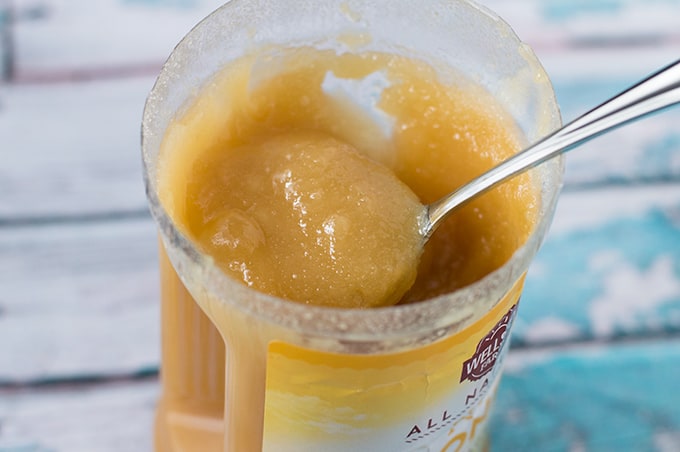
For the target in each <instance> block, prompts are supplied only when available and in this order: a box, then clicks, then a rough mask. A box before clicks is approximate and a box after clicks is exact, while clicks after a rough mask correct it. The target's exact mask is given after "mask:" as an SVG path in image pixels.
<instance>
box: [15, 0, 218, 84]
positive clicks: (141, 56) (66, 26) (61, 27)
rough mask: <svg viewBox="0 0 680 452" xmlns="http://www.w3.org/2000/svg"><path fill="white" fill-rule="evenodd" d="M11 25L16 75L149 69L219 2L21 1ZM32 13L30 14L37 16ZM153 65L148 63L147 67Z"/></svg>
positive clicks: (165, 56)
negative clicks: (28, 13) (26, 15)
mask: <svg viewBox="0 0 680 452" xmlns="http://www.w3.org/2000/svg"><path fill="white" fill-rule="evenodd" d="M16 3H17V5H16V7H15V8H16V10H17V11H18V15H20V16H21V11H24V10H30V9H32V10H34V11H35V10H37V11H39V12H40V14H37V16H38V17H35V18H33V19H31V18H24V19H21V18H20V19H19V20H18V21H17V22H16V24H15V26H14V30H13V31H14V42H15V56H16V68H15V74H16V77H17V78H18V79H34V78H40V76H41V74H53V76H56V77H58V78H59V77H61V78H63V77H66V76H68V74H69V72H74V71H85V72H87V71H88V70H90V71H94V72H98V70H99V72H101V69H106V68H109V69H111V70H112V71H114V72H115V70H116V68H118V69H119V70H120V69H121V68H123V69H125V68H128V69H134V68H135V67H137V68H138V69H139V70H145V69H146V70H150V67H158V66H160V63H162V62H163V61H164V60H165V58H167V56H168V55H169V54H170V51H171V50H172V48H173V47H174V46H175V45H176V44H177V42H179V40H180V39H181V38H182V36H184V34H186V32H187V31H189V30H190V29H191V28H192V27H193V26H194V25H195V24H196V23H197V22H198V21H199V20H201V19H202V18H203V17H205V16H206V15H207V14H209V13H210V12H211V11H212V10H214V9H215V8H217V6H219V5H220V4H222V3H224V2H223V1H221V0H157V1H153V0H97V1H91V0H23V1H16ZM35 15H36V14H34V16H35ZM150 65H152V66H150Z"/></svg>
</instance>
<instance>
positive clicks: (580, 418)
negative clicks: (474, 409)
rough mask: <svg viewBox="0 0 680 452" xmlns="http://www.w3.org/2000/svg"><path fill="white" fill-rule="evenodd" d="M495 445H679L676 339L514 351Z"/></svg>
mask: <svg viewBox="0 0 680 452" xmlns="http://www.w3.org/2000/svg"><path fill="white" fill-rule="evenodd" d="M507 364H508V366H507V367H506V372H505V375H504V376H503V380H502V381H501V385H500V388H499V392H498V396H497V401H496V406H495V412H494V414H493V417H492V423H491V438H492V449H491V450H492V451H546V452H548V451H551V452H558V451H565V452H566V451H595V452H607V451H627V452H628V451H631V452H634V451H677V450H680V403H678V399H677V392H678V377H679V376H680V342H678V341H677V340H671V341H667V342H659V343H641V344H635V345H630V344H629V345H616V346H584V347H578V348H574V349H571V350H561V351H548V350H544V351H532V352H523V353H516V352H515V353H511V354H510V355H509V357H508V363H507Z"/></svg>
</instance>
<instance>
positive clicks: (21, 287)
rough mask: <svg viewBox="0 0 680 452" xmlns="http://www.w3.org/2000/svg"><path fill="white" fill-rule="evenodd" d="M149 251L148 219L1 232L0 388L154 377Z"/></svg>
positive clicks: (155, 323) (155, 313) (155, 301)
mask: <svg viewBox="0 0 680 452" xmlns="http://www.w3.org/2000/svg"><path fill="white" fill-rule="evenodd" d="M156 247H157V242H156V235H155V227H154V225H153V224H152V221H151V220H150V219H149V218H146V217H145V218H142V219H139V220H127V221H121V222H114V221H111V222H105V223H82V224H75V225H74V224H68V225H45V226H35V227H23V228H5V229H2V230H0V287H1V288H2V291H1V293H0V381H4V382H20V381H26V380H44V379H53V378H60V377H72V376H79V375H81V376H83V375H84V376H89V375H93V376H101V375H123V374H129V373H135V372H139V371H143V370H146V369H155V368H156V367H157V365H158V359H159V358H158V356H159V346H160V345H159V342H160V329H159V317H160V314H159V309H158V308H159V277H158V269H157V251H156Z"/></svg>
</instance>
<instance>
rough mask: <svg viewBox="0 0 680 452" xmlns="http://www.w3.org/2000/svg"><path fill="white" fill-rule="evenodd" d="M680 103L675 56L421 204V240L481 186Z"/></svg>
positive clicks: (478, 192) (482, 188)
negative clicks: (547, 132)
mask: <svg viewBox="0 0 680 452" xmlns="http://www.w3.org/2000/svg"><path fill="white" fill-rule="evenodd" d="M678 102H680V60H678V61H676V62H675V63H673V64H671V65H669V66H666V67H665V68H663V69H661V70H659V71H658V72H656V73H654V74H652V75H651V76H649V77H647V78H646V79H644V80H642V81H641V82H639V83H637V84H636V85H634V86H632V87H631V88H629V89H627V90H625V91H623V92H622V93H620V94H618V95H616V96H615V97H613V98H611V99H610V100H608V101H605V102H604V103H602V104H600V105H599V106H597V107H595V108H594V109H592V110H590V111H589V112H587V113H585V114H584V115H583V116H580V117H579V118H578V119H575V120H574V121H572V122H570V123H569V124H567V125H565V126H564V127H562V128H561V129H558V130H557V131H555V132H553V133H552V134H550V135H548V136H547V137H545V138H543V139H542V140H540V141H539V142H537V143H536V144H534V145H532V146H530V147H529V148H527V149H525V150H524V151H521V152H519V153H518V154H515V155H514V156H513V157H511V158H509V159H507V160H505V161H504V162H502V163H500V164H499V165H497V166H495V167H494V168H492V169H490V170H489V171H487V172H485V173H484V174H482V175H481V176H479V177H477V178H475V179H473V180H471V181H470V182H468V183H467V184H465V185H463V186H462V187H460V188H458V189H457V190H456V191H454V192H453V193H450V194H448V195H446V196H444V197H443V198H441V199H440V200H438V201H435V202H434V203H432V204H430V205H428V206H426V208H425V211H424V213H423V215H422V217H421V218H420V232H421V234H422V236H423V238H424V239H425V241H427V240H428V239H429V238H430V236H431V235H432V233H433V232H434V231H435V229H437V227H438V226H439V225H440V224H441V222H442V220H444V218H446V217H447V216H448V215H449V214H450V213H451V212H452V211H454V210H456V208H458V207H460V206H462V205H463V204H465V203H467V202H468V201H470V200H472V199H473V198H475V197H477V196H479V195H481V194H482V193H484V192H486V191H487V190H489V189H491V188H493V187H495V186H496V185H498V184H500V183H501V182H504V181H506V180H508V179H510V178H512V177H514V176H516V175H518V174H521V173H523V172H524V171H526V170H528V169H531V168H533V167H535V166H537V165H539V164H541V163H543V162H545V161H547V160H550V159H551V158H553V157H556V156H557V155H559V154H562V153H563V152H567V151H569V150H571V149H573V148H575V147H576V146H578V145H580V144H583V143H585V142H586V141H589V140H591V139H593V138H595V137H597V136H599V135H601V134H603V133H605V132H607V131H609V130H611V129H614V128H616V127H618V126H621V125H624V124H626V123H628V122H631V121H633V120H636V119H640V118H642V117H644V116H646V115H648V114H650V113H653V112H655V111H657V110H660V109H662V108H665V107H669V106H671V105H674V104H676V103H678Z"/></svg>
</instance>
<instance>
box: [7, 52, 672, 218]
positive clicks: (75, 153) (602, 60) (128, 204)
mask: <svg viewBox="0 0 680 452" xmlns="http://www.w3.org/2000/svg"><path fill="white" fill-rule="evenodd" d="M669 52H670V49H669V48H665V49H663V51H661V50H659V51H657V54H656V56H648V57H647V58H646V59H640V60H638V59H633V61H641V62H640V63H635V64H630V65H626V66H621V67H623V68H624V69H625V70H624V69H622V71H621V72H622V73H621V74H612V73H611V71H609V72H608V70H609V69H610V68H611V67H612V65H613V64H619V63H618V62H615V61H616V59H617V58H619V56H620V55H619V56H616V57H613V56H611V55H610V54H609V53H608V52H602V51H601V52H599V53H596V54H590V55H587V56H583V55H573V54H572V55H569V56H568V57H567V56H566V55H565V60H564V61H560V62H558V63H557V62H556V63H555V68H556V70H555V77H554V79H555V84H556V89H557V95H558V98H559V100H560V103H561V105H562V109H563V112H564V116H565V118H573V117H574V116H576V115H577V114H580V113H583V112H585V111H586V110H588V109H589V108H590V107H592V106H594V105H595V104H597V103H599V102H601V101H602V100H604V99H606V98H607V97H608V96H611V95H613V94H615V93H616V92H617V91H618V90H620V89H623V88H624V87H625V86H626V85H627V84H629V83H633V82H634V81H636V80H638V79H639V78H641V77H643V76H644V75H646V74H647V73H649V71H651V70H652V69H653V68H654V66H652V64H656V63H658V64H661V63H660V61H661V60H663V59H668V58H669V55H670V54H669ZM590 60H592V61H598V64H592V65H590V64H587V65H585V66H588V67H589V68H591V69H590V71H591V72H593V71H595V69H594V68H596V67H597V68H599V71H600V73H599V75H595V74H593V73H590V74H588V75H583V74H582V73H581V72H579V71H578V70H572V69H571V68H572V67H578V66H579V65H583V64H584V62H585V61H590ZM657 60H658V61H657ZM642 62H644V64H645V65H648V67H643V66H642V64H643V63H642ZM152 84H153V77H141V78H130V79H120V80H100V81H93V82H88V83H84V82H80V83H65V84H49V85H7V86H5V87H4V88H0V136H2V137H3V138H2V143H1V144H0V152H1V153H2V157H3V159H2V164H0V192H2V194H3V196H0V219H12V218H16V217H41V216H65V215H75V216H77V215H83V214H85V215H90V214H96V213H107V212H112V211H140V210H143V209H145V206H146V201H145V198H144V192H143V184H142V174H141V163H140V160H141V157H140V147H139V131H140V120H141V112H142V109H143V105H144V101H145V98H146V95H147V93H148V91H149V89H150V88H151V86H152ZM678 121H680V108H676V109H673V110H670V111H668V112H665V113H663V114H660V115H657V116H655V117H653V118H649V119H645V120H644V121H643V122H641V123H637V124H632V125H630V126H628V127H627V128H624V129H621V130H618V131H616V132H614V133H612V134H610V135H607V136H604V137H601V138H599V139H597V140H596V141H594V142H592V143H588V144H586V145H585V146H584V147H583V148H582V149H578V150H575V151H573V152H572V153H571V154H570V155H569V156H568V159H567V165H568V166H567V168H568V170H567V176H566V182H567V184H568V185H573V184H601V183H609V182H612V181H615V182H626V181H636V180H644V181H654V180H659V179H661V180H668V179H678V178H680V131H678V129H677V126H676V125H677V124H678Z"/></svg>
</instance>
